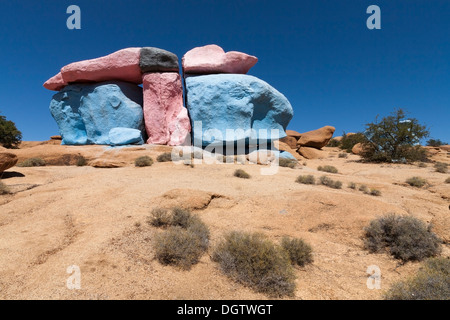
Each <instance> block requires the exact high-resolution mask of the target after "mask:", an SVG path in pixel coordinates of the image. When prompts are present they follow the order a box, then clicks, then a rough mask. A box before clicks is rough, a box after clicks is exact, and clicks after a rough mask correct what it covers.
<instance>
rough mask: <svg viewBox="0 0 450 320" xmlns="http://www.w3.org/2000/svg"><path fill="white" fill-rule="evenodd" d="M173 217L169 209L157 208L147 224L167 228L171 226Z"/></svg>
mask: <svg viewBox="0 0 450 320" xmlns="http://www.w3.org/2000/svg"><path fill="white" fill-rule="evenodd" d="M171 221H172V217H171V216H170V214H169V211H168V210H167V209H162V208H155V209H153V210H152V212H151V215H150V217H148V218H147V223H148V224H150V225H152V226H154V227H167V226H169V225H170V223H171Z"/></svg>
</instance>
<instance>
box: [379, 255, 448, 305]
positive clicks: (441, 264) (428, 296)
mask: <svg viewBox="0 0 450 320" xmlns="http://www.w3.org/2000/svg"><path fill="white" fill-rule="evenodd" d="M384 299H386V300H450V259H449V258H430V259H427V260H426V261H425V263H424V266H423V267H422V268H420V269H419V271H418V272H417V273H416V275H414V276H413V277H411V278H409V279H406V280H404V281H400V282H397V283H395V284H394V285H393V286H392V287H391V288H390V289H389V290H388V291H387V292H386V293H385V294H384Z"/></svg>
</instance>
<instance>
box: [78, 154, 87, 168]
mask: <svg viewBox="0 0 450 320" xmlns="http://www.w3.org/2000/svg"><path fill="white" fill-rule="evenodd" d="M86 164H87V160H86V158H85V157H83V156H79V157H78V159H77V162H76V165H77V167H84V166H85V165H86Z"/></svg>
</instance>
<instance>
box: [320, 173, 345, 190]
mask: <svg viewBox="0 0 450 320" xmlns="http://www.w3.org/2000/svg"><path fill="white" fill-rule="evenodd" d="M319 182H320V184H322V185H324V186H327V187H330V188H333V189H341V188H342V182H341V181H335V180H333V179H330V178H328V177H327V176H322V177H320V178H319Z"/></svg>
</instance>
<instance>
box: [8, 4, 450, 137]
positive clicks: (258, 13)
mask: <svg viewBox="0 0 450 320" xmlns="http://www.w3.org/2000/svg"><path fill="white" fill-rule="evenodd" d="M71 4H75V5H78V6H79V7H80V8H81V18H82V22H81V26H82V29H81V30H68V29H67V27H66V20H67V18H68V17H69V15H68V14H66V9H67V7H68V6H69V5H71ZM371 4H375V5H378V6H379V7H380V8H381V27H382V29H381V30H368V29H367V27H366V20H367V18H368V17H369V14H367V13H366V9H367V7H368V6H369V5H371ZM0 34H1V36H0V45H1V47H0V72H1V76H0V114H2V115H5V116H6V117H7V118H8V119H9V120H12V121H14V122H15V123H16V125H17V127H18V129H19V130H21V131H22V133H23V139H24V140H47V139H48V138H49V137H50V136H51V135H54V134H58V133H59V132H58V127H57V125H56V123H55V122H54V120H53V118H52V117H51V115H50V112H49V109H48V106H49V103H50V100H51V98H52V95H53V94H54V93H55V92H53V91H48V90H46V89H44V88H43V87H42V84H43V83H44V82H45V81H46V80H47V79H48V78H50V77H51V76H53V75H54V74H56V73H57V72H58V71H59V69H60V68H61V67H62V66H64V65H66V64H68V63H70V62H74V61H79V60H84V59H91V58H96V57H99V56H103V55H106V54H109V53H112V52H114V51H116V50H119V49H122V48H126V47H143V46H152V47H160V48H163V49H166V50H169V51H172V52H174V53H175V54H177V55H178V57H179V58H180V60H181V57H182V56H183V55H184V53H185V52H186V51H188V50H190V49H192V48H194V47H197V46H203V45H206V44H213V43H214V44H218V45H220V46H221V47H223V48H224V49H225V51H230V50H236V51H242V52H245V53H248V54H252V55H255V56H257V57H258V58H259V61H258V63H257V64H256V65H255V66H254V67H253V68H252V69H251V70H250V72H249V74H251V75H254V76H256V77H259V78H261V79H263V80H265V81H267V82H268V83H269V84H271V85H272V86H274V87H275V88H276V89H277V90H279V91H280V92H282V93H283V94H284V95H285V96H286V97H287V98H288V99H289V100H290V102H291V104H292V106H293V108H294V113H295V114H294V119H293V120H292V121H291V123H290V125H289V126H288V129H293V130H297V131H300V132H303V131H308V130H313V129H316V128H319V127H321V126H324V125H333V126H335V127H336V133H335V135H341V134H342V132H343V131H346V132H355V131H361V130H363V129H364V124H366V123H368V122H372V121H373V120H375V117H376V116H377V115H378V114H379V115H380V116H385V115H388V114H389V113H390V112H392V111H393V110H394V108H404V109H406V110H408V111H409V112H410V116H411V117H415V118H418V119H419V121H420V122H422V123H424V124H426V125H427V126H428V127H429V129H430V131H431V137H433V138H439V139H441V140H445V141H447V142H450V130H449V127H450V126H449V122H450V1H449V0H389V1H384V0H370V1H366V0H351V1H350V0H327V1H325V0H301V1H300V0H295V1H287V0H277V1H272V0H270V1H269V0H267V1H265V0H254V1H248V0H239V1H238V0H225V1H223V0H203V1H181V0H177V1H176V0H164V1H152V0H145V1H144V0H139V1H138V0H128V1H125V0H123V1H119V0H109V1H100V0H71V1H64V0H53V1H50V0H39V1H35V0H28V1H25V0H17V1H1V3H0Z"/></svg>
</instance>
